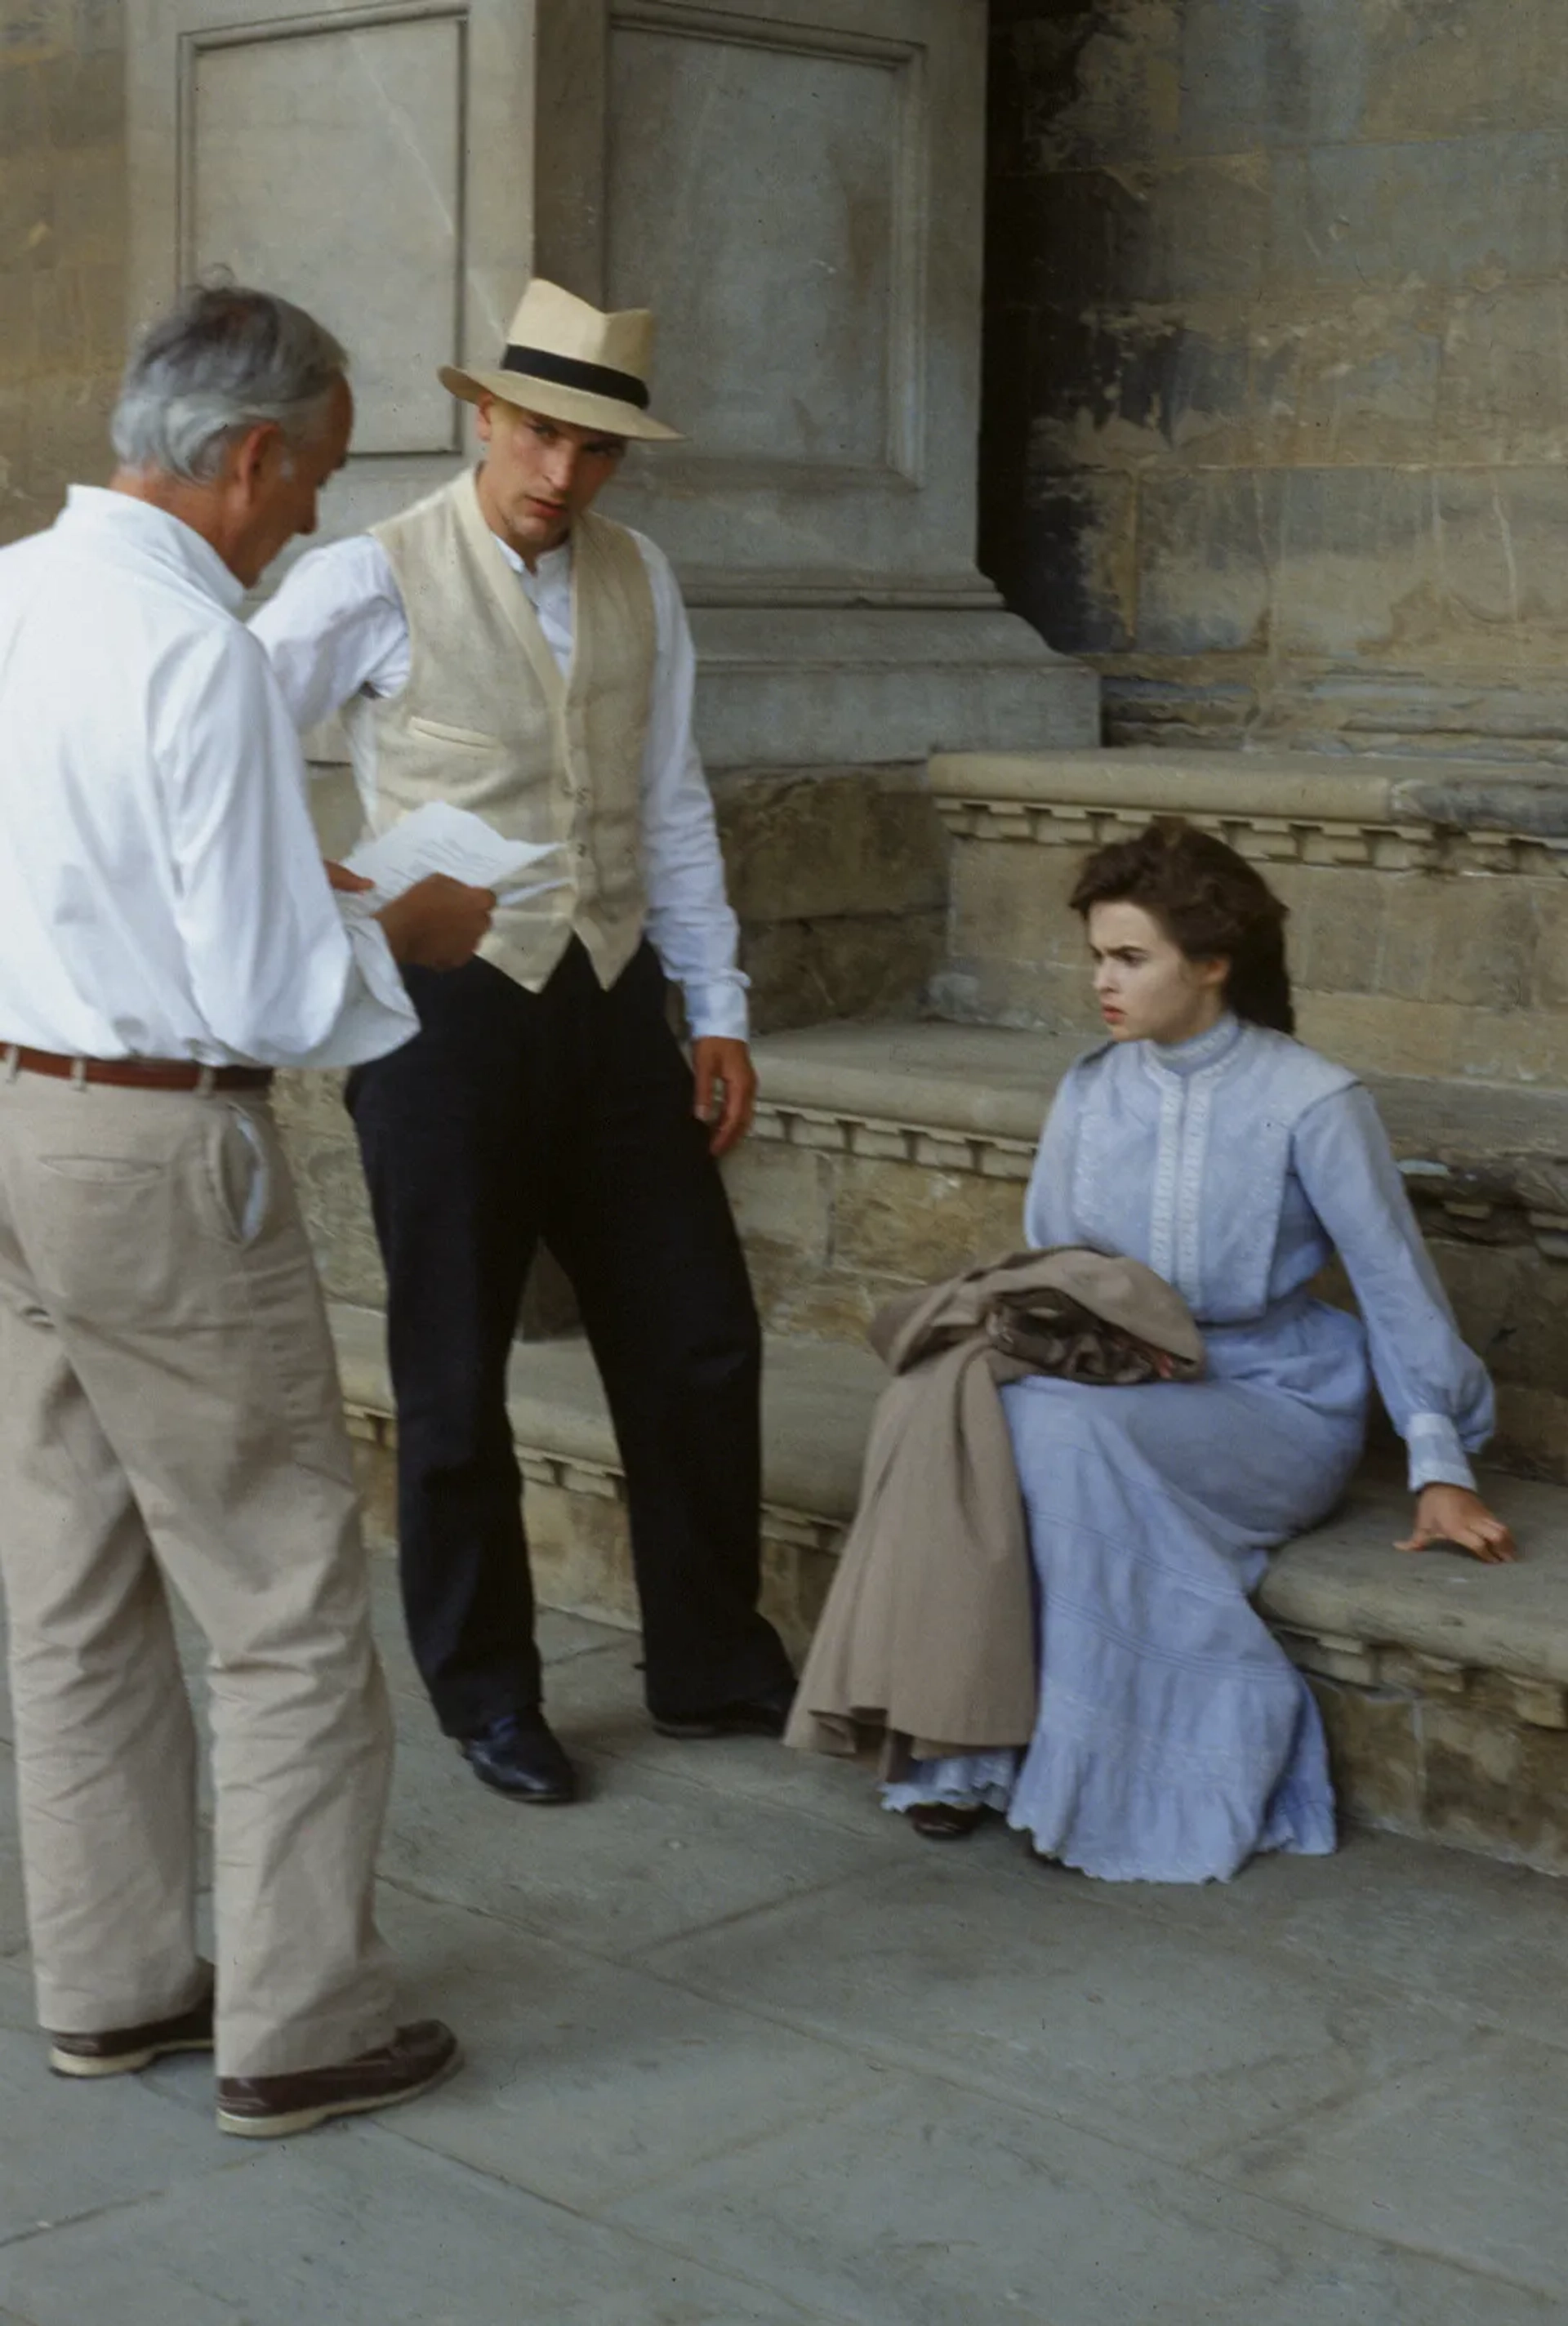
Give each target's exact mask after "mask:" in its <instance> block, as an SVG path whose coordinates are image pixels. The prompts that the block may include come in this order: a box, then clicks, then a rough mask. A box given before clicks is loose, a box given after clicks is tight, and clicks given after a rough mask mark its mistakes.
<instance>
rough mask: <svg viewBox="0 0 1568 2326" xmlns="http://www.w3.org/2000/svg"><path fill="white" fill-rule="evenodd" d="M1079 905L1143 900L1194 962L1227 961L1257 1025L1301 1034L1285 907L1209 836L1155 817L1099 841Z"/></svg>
mask: <svg viewBox="0 0 1568 2326" xmlns="http://www.w3.org/2000/svg"><path fill="white" fill-rule="evenodd" d="M1093 905H1137V906H1140V907H1142V909H1143V910H1144V911H1145V912H1146V913H1147V914H1148V915H1149V916H1150V918H1151V919H1153V920H1156V921H1158V923H1159V925H1160V926H1161V928H1163V929H1164V932H1165V935H1167V936H1168V937H1169V938H1170V940H1171V942H1172V944H1175V945H1178V946H1180V948H1181V950H1182V952H1183V953H1184V954H1186V956H1187V958H1188V960H1189V961H1215V960H1220V959H1223V960H1225V961H1228V962H1229V964H1230V968H1229V975H1228V976H1227V978H1226V981H1225V1000H1226V1004H1227V1006H1228V1007H1229V1009H1234V1010H1235V1012H1236V1015H1237V1016H1238V1017H1239V1018H1246V1019H1249V1020H1250V1022H1251V1023H1252V1024H1253V1025H1254V1026H1272V1027H1273V1028H1274V1029H1275V1031H1276V1033H1280V1034H1294V1032H1295V1009H1294V1005H1293V1003H1292V1001H1291V997H1290V976H1289V972H1287V970H1286V968H1285V906H1284V905H1282V904H1281V902H1280V900H1279V898H1277V897H1276V895H1275V893H1274V890H1273V889H1271V888H1270V887H1269V885H1268V883H1267V881H1266V879H1264V878H1263V875H1262V874H1261V873H1260V872H1256V871H1254V870H1253V868H1252V866H1251V865H1250V864H1248V861H1247V859H1246V858H1245V857H1244V856H1238V854H1237V853H1236V851H1235V850H1234V849H1233V848H1228V847H1227V846H1226V844H1225V842H1223V841H1222V840H1216V839H1215V838H1214V836H1213V834H1212V833H1207V832H1200V831H1199V830H1198V829H1197V827H1196V825H1195V824H1191V823H1185V822H1184V821H1183V818H1181V817H1180V816H1156V818H1155V821H1154V823H1151V824H1150V825H1148V827H1147V828H1146V830H1145V831H1143V832H1140V833H1138V835H1137V838H1136V839H1134V840H1118V841H1113V842H1111V844H1110V846H1109V848H1097V849H1096V850H1095V851H1094V854H1093V855H1092V856H1091V857H1090V858H1089V859H1088V861H1087V862H1086V863H1085V865H1084V867H1083V870H1082V871H1081V873H1080V874H1079V876H1078V883H1077V886H1076V887H1075V888H1074V889H1073V891H1072V909H1073V911H1074V912H1075V913H1077V914H1079V915H1081V917H1082V918H1083V919H1084V920H1087V919H1088V918H1089V913H1090V907H1091V906H1093Z"/></svg>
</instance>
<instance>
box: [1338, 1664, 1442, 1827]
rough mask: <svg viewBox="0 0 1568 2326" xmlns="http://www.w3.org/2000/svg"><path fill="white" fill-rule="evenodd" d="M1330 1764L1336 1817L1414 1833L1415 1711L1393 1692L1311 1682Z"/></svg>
mask: <svg viewBox="0 0 1568 2326" xmlns="http://www.w3.org/2000/svg"><path fill="white" fill-rule="evenodd" d="M1312 1690H1313V1696H1314V1697H1316V1698H1317V1701H1318V1708H1319V1710H1320V1711H1321V1712H1322V1717H1323V1728H1324V1732H1325V1734H1326V1735H1327V1737H1328V1745H1329V1763H1330V1767H1331V1772H1332V1774H1333V1782H1334V1792H1335V1796H1336V1798H1337V1800H1338V1801H1339V1805H1340V1811H1341V1816H1344V1817H1348V1818H1352V1819H1355V1820H1356V1821H1357V1822H1358V1823H1359V1824H1361V1825H1371V1826H1383V1827H1387V1828H1392V1829H1393V1830H1394V1831H1395V1832H1397V1833H1418V1832H1419V1831H1420V1830H1421V1824H1422V1791H1423V1788H1422V1770H1421V1747H1420V1741H1419V1738H1418V1736H1417V1733H1416V1726H1415V1707H1414V1706H1413V1704H1412V1702H1411V1700H1410V1698H1408V1697H1407V1696H1402V1695H1399V1694H1397V1693H1396V1692H1395V1691H1394V1690H1392V1689H1360V1688H1358V1687H1355V1686H1353V1685H1349V1684H1347V1683H1345V1682H1343V1681H1340V1680H1335V1679H1324V1678H1322V1677H1317V1676H1314V1677H1313V1681H1312Z"/></svg>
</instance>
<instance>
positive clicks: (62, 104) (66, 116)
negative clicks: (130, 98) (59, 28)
mask: <svg viewBox="0 0 1568 2326" xmlns="http://www.w3.org/2000/svg"><path fill="white" fill-rule="evenodd" d="M40 95H41V97H42V103H43V107H44V110H45V116H46V119H47V124H48V137H49V142H50V144H51V145H52V146H53V147H54V148H55V149H56V151H57V152H60V153H69V152H70V151H71V150H73V149H74V148H77V147H82V146H109V147H112V146H113V145H114V144H116V141H117V140H118V139H119V138H120V137H121V136H122V135H124V133H125V68H124V63H123V60H122V59H121V58H120V57H119V56H118V55H117V54H116V52H115V51H112V50H111V51H99V52H97V53H94V52H88V53H86V54H75V53H69V54H66V55H64V56H61V57H60V58H58V59H56V60H51V62H50V63H49V64H47V65H46V66H44V67H43V69H42V88H41V91H40Z"/></svg>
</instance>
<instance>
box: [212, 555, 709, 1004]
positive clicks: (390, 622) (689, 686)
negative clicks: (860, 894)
mask: <svg viewBox="0 0 1568 2326" xmlns="http://www.w3.org/2000/svg"><path fill="white" fill-rule="evenodd" d="M632 538H633V540H634V541H635V542H636V544H637V547H638V549H639V551H640V552H641V554H642V559H643V563H644V565H645V568H646V570H647V575H648V581H649V585H650V587H651V589H652V591H653V595H654V625H655V637H656V645H655V656H654V684H653V697H652V701H651V702H650V704H649V715H648V733H647V740H646V742H645V746H644V749H643V768H642V792H643V879H644V884H645V889H646V893H647V899H648V916H647V929H648V935H649V937H650V938H651V939H652V941H653V944H654V947H655V949H656V950H657V952H658V954H659V957H660V959H661V960H662V961H663V964H664V967H665V969H666V971H667V972H669V974H670V976H671V977H673V979H674V980H675V981H676V982H677V983H678V984H679V985H680V986H681V987H682V991H683V992H684V995H685V1000H686V1018H687V1023H688V1026H689V1027H690V1029H691V1034H692V1036H693V1037H700V1036H702V1035H706V1034H718V1035H729V1036H732V1037H735V1038H737V1039H738V1040H742V1041H744V1040H745V1038H746V1034H747V1005H746V988H747V981H746V979H745V977H744V976H743V975H742V974H741V972H740V971H739V970H738V967H737V966H736V948H737V944H738V927H737V924H736V919H735V915H734V914H733V913H732V912H731V910H730V908H729V903H728V898H727V897H726V895H725V889H724V861H723V858H722V856H721V855H720V853H719V835H718V832H717V829H716V827H715V824H714V819H713V800H712V796H711V795H710V792H709V789H708V783H707V779H706V777H704V775H703V772H702V762H701V760H700V758H699V756H698V752H697V747H696V743H695V742H694V740H693V739H692V733H691V700H692V695H693V693H694V690H695V685H696V656H695V654H694V653H693V650H692V646H691V629H690V627H689V625H688V623H687V620H686V609H685V608H684V606H683V605H682V602H681V591H680V586H679V584H678V583H677V581H676V580H675V576H674V574H673V572H672V571H671V568H670V562H669V560H668V558H666V557H665V555H664V554H663V551H662V550H660V549H657V548H655V547H654V544H653V543H652V542H651V541H649V540H647V539H646V538H645V536H644V535H642V534H639V533H634V534H633V535H632ZM496 545H497V546H498V547H499V549H500V551H501V553H502V554H503V555H504V556H505V557H506V561H507V563H508V564H510V565H511V566H512V568H513V569H514V571H515V573H516V575H517V579H518V585H519V587H520V588H521V589H523V590H524V591H526V592H527V594H528V598H529V601H530V603H531V604H532V605H533V609H534V612H535V613H536V614H537V615H538V617H539V627H540V628H541V629H542V630H543V634H544V639H545V643H546V644H547V646H548V647H549V648H550V651H551V653H552V655H553V656H554V657H555V660H556V663H557V665H559V667H560V669H561V673H562V674H563V675H564V674H565V673H566V672H567V671H568V670H569V668H570V666H571V647H572V606H571V544H570V543H566V544H563V545H562V546H561V548H559V549H554V550H550V551H547V552H546V553H545V554H544V555H543V556H542V557H541V558H540V559H539V560H538V563H537V564H536V566H535V567H534V568H533V570H532V571H531V570H530V569H529V567H528V566H527V565H526V564H525V563H524V561H523V559H522V558H521V557H519V556H518V555H517V554H516V552H515V550H514V549H512V548H511V547H510V546H509V545H508V544H506V542H504V541H501V540H500V539H499V536H497V544H496ZM251 628H252V629H253V630H254V631H255V634H256V636H257V637H259V638H260V639H261V641H262V643H263V645H264V647H266V650H267V653H268V654H269V655H270V656H271V657H272V664H273V669H274V672H275V673H276V675H277V679H278V684H280V686H281V687H282V688H283V693H284V695H285V697H286V698H287V701H288V703H289V707H290V709H291V710H292V712H293V714H294V717H295V720H296V721H297V722H298V724H299V726H300V727H301V729H302V730H304V729H307V728H311V727H314V726H316V725H317V724H318V723H319V722H320V721H321V720H323V719H326V718H329V717H330V715H331V714H332V713H333V712H335V711H337V710H338V709H339V707H340V706H341V705H342V704H343V703H345V702H348V700H349V698H350V696H352V695H355V694H357V693H360V692H361V691H363V692H365V693H369V694H374V695H382V696H385V695H391V694H397V693H401V691H402V689H403V688H404V686H406V685H407V684H408V675H409V668H410V655H409V629H408V618H407V615H406V614H405V613H404V605H403V596H402V592H401V591H399V589H398V586H397V581H396V579H395V577H394V574H393V571H392V567H391V564H390V563H389V562H388V560H387V556H386V553H385V550H384V549H383V548H382V546H381V544H380V543H379V542H378V541H376V539H375V538H374V537H373V536H372V535H369V534H356V535H352V536H351V537H350V538H349V539H348V540H346V541H338V542H332V543H330V544H328V546H326V547H325V548H322V549H316V550H312V551H311V552H310V553H309V554H308V555H306V556H304V557H302V558H301V559H300V561H299V563H297V564H296V565H294V566H293V567H292V569H291V571H290V572H289V573H288V575H287V576H286V577H285V579H284V581H283V585H282V587H281V588H280V589H279V591H278V592H277V594H276V596H275V597H274V598H273V599H271V600H269V602H268V603H267V604H266V605H264V607H263V608H262V609H261V611H260V612H259V613H258V614H257V615H256V616H255V619H254V620H253V621H252V624H251ZM374 751H375V741H374V739H373V738H372V737H371V736H369V735H368V734H363V735H362V734H360V733H357V734H356V736H355V758H354V778H355V782H356V784H357V787H358V791H359V796H360V801H361V804H362V805H363V807H364V809H365V813H366V819H367V820H368V819H369V818H370V816H371V815H372V814H373V813H374V808H375V801H376V767H375V760H374V756H373V755H374Z"/></svg>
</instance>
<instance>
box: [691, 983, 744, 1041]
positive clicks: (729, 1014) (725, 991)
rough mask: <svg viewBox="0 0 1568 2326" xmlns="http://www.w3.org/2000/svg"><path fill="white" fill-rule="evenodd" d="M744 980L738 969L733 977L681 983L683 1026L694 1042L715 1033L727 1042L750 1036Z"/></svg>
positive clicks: (706, 1038)
mask: <svg viewBox="0 0 1568 2326" xmlns="http://www.w3.org/2000/svg"><path fill="white" fill-rule="evenodd" d="M746 989H747V981H746V979H745V978H744V977H742V976H741V974H740V972H739V971H737V972H735V974H734V975H733V976H732V977H717V978H713V979H711V980H710V981H705V982H701V983H699V982H696V981H693V982H691V983H688V984H683V985H682V989H681V990H682V993H683V994H684V996H685V1000H686V1026H687V1030H688V1032H689V1033H690V1034H691V1039H692V1040H693V1041H694V1042H701V1041H705V1040H708V1039H710V1038H713V1037H717V1038H719V1039H722V1040H725V1041H729V1042H746V1041H749V1040H750V1038H751V1013H750V1011H749V1009H747V1000H746Z"/></svg>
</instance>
